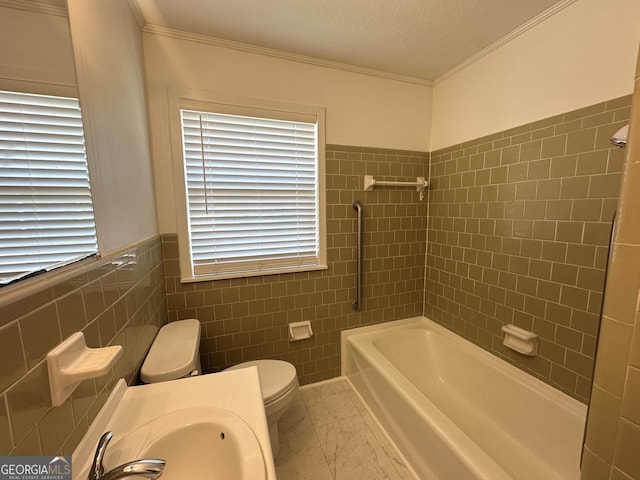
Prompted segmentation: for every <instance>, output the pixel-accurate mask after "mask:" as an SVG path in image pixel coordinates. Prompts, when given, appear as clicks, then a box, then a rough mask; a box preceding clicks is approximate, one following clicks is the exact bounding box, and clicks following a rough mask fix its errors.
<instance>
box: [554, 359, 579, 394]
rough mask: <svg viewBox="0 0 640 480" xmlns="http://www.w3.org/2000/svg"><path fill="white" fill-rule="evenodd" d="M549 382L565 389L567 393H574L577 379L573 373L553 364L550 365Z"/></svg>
mask: <svg viewBox="0 0 640 480" xmlns="http://www.w3.org/2000/svg"><path fill="white" fill-rule="evenodd" d="M550 380H551V381H552V382H556V383H558V384H560V385H561V386H563V387H565V388H567V389H568V390H569V391H575V387H576V382H577V381H578V377H577V374H576V373H575V372H573V371H571V370H569V369H567V368H564V367H561V366H559V365H558V364H556V363H554V364H552V365H551V376H550Z"/></svg>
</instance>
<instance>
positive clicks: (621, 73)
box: [430, 0, 640, 151]
mask: <svg viewBox="0 0 640 480" xmlns="http://www.w3.org/2000/svg"><path fill="white" fill-rule="evenodd" d="M639 42H640V1H638V0H577V1H576V2H575V3H573V4H571V5H569V6H568V7H566V8H565V9H563V10H562V11H560V12H559V13H557V14H556V15H554V16H552V17H549V18H547V19H546V20H545V21H544V22H542V23H540V24H538V25H536V26H535V27H533V28H532V29H530V30H528V31H527V32H525V33H524V34H522V35H521V36H519V37H517V38H515V39H514V40H512V41H511V42H509V43H507V44H505V45H503V46H501V47H500V48H498V49H497V50H495V51H493V52H491V53H490V54H488V55H487V56H485V57H482V58H481V59H479V60H478V61H476V62H475V63H473V64H471V65H469V66H468V67H467V68H465V69H463V70H461V71H459V72H458V73H456V74H455V75H453V76H452V77H450V78H447V79H445V80H443V81H442V82H439V83H437V84H436V85H435V87H434V94H433V95H434V101H433V118H432V130H431V142H430V143H431V151H435V150H438V149H440V148H443V147H447V146H451V145H455V144H458V143H461V142H463V141H466V140H471V139H474V138H478V137H481V136H484V135H488V134H491V133H495V132H500V131H502V130H506V129H508V128H511V127H515V126H518V125H522V124H526V123H530V122H533V121H536V120H540V119H544V118H548V117H552V116H554V115H557V114H560V113H564V112H568V111H571V110H575V109H578V108H581V107H585V106H588V105H592V104H595V103H599V102H602V101H606V100H610V99H613V98H616V97H620V96H623V95H628V94H630V93H631V92H632V90H633V73H634V71H635V61H636V58H637V51H638V44H639Z"/></svg>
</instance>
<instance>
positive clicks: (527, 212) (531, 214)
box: [523, 200, 547, 220]
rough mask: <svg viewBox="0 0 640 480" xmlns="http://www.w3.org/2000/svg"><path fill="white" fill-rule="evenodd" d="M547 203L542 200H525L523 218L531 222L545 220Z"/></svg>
mask: <svg viewBox="0 0 640 480" xmlns="http://www.w3.org/2000/svg"><path fill="white" fill-rule="evenodd" d="M546 209H547V202H546V201H544V200H525V203H524V213H523V215H524V218H526V219H532V220H536V219H539V220H542V219H544V218H545V215H546Z"/></svg>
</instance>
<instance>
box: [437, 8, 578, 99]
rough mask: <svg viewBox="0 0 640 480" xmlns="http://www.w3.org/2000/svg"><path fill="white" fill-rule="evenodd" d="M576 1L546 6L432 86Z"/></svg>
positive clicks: (444, 75)
mask: <svg viewBox="0 0 640 480" xmlns="http://www.w3.org/2000/svg"><path fill="white" fill-rule="evenodd" d="M576 1H577V0H564V1H562V2H560V3H557V4H555V5H554V6H552V7H550V8H548V9H547V10H545V11H544V12H542V13H541V14H539V15H538V16H536V17H534V18H532V19H531V20H529V21H528V22H527V23H525V24H523V25H521V26H519V27H518V28H516V29H515V30H513V31H511V32H509V33H508V34H506V35H505V36H504V37H502V38H500V39H499V40H496V41H495V42H493V43H492V44H491V45H489V46H488V47H486V48H485V49H483V50H481V51H479V52H478V53H476V54H475V55H473V56H471V57H469V58H467V59H466V60H465V61H464V62H462V63H459V64H458V65H456V66H455V67H453V68H452V69H451V70H449V71H447V72H445V73H443V74H442V75H440V76H439V77H437V78H435V79H434V80H433V82H432V84H433V86H436V85H438V84H439V83H441V82H443V81H444V80H446V79H447V78H450V77H453V76H454V75H455V74H456V73H458V72H460V71H462V70H464V69H465V68H467V67H468V66H470V65H471V64H473V63H475V62H477V61H478V60H480V59H481V58H483V57H486V56H487V55H489V54H490V53H491V52H493V51H494V50H497V49H498V48H500V47H502V46H503V45H505V44H507V43H509V42H510V41H512V40H514V39H515V38H517V37H519V36H520V35H522V34H523V33H525V32H527V31H528V30H530V29H532V28H533V27H535V26H536V25H538V24H540V23H542V22H544V21H545V20H546V19H547V18H549V17H552V16H553V15H555V14H556V13H558V12H560V11H561V10H564V9H565V8H566V7H568V6H569V5H571V4H572V3H574V2H576Z"/></svg>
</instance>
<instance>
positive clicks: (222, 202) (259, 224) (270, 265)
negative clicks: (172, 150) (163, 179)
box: [180, 109, 323, 278]
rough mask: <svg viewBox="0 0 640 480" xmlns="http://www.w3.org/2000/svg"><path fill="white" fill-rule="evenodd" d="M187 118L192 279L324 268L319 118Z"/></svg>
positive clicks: (186, 114) (186, 113)
mask: <svg viewBox="0 0 640 480" xmlns="http://www.w3.org/2000/svg"><path fill="white" fill-rule="evenodd" d="M180 114H181V115H180V116H181V125H182V143H183V159H184V172H185V189H186V197H187V198H186V200H187V201H186V203H187V210H188V233H189V243H190V245H189V248H190V256H191V266H192V274H193V276H194V277H196V278H197V277H198V276H208V277H211V276H223V277H224V276H227V277H228V276H245V275H247V276H250V275H256V274H265V273H275V272H281V271H287V270H290V269H296V270H300V269H305V267H311V268H313V267H318V266H320V264H321V263H322V261H323V259H322V260H321V254H320V252H321V232H320V221H319V217H320V215H319V209H320V201H319V200H320V199H319V181H318V177H319V169H318V135H317V123H316V121H315V118H314V119H313V120H312V121H309V120H306V121H303V120H297V119H296V120H283V119H280V118H278V119H275V118H266V116H262V115H261V116H245V115H232V114H228V113H217V112H205V111H195V110H184V109H181V110H180ZM303 118H305V119H306V118H311V116H309V115H307V116H306V117H303Z"/></svg>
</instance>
